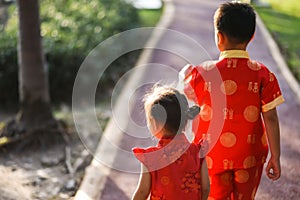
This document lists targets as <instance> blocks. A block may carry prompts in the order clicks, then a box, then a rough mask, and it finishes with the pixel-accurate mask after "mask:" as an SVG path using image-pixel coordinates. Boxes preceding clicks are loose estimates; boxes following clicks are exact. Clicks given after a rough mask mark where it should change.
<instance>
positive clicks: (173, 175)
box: [133, 134, 203, 200]
mask: <svg viewBox="0 0 300 200" xmlns="http://www.w3.org/2000/svg"><path fill="white" fill-rule="evenodd" d="M200 147H201V142H199V143H198V144H191V143H189V141H188V140H187V138H186V137H185V135H184V134H179V135H176V137H174V138H169V139H161V140H160V141H159V143H158V144H157V146H156V147H149V148H147V149H142V148H134V149H133V152H134V155H135V156H136V157H137V159H138V160H140V161H141V162H142V163H143V164H144V165H145V166H146V167H147V169H148V170H149V172H150V174H151V193H150V199H153V200H156V199H160V200H176V199H178V200H182V199H195V200H197V199H200V198H201V197H200V196H201V192H200V191H201V180H200V169H201V164H202V161H203V158H200V154H199V153H200Z"/></svg>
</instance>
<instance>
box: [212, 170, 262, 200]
mask: <svg viewBox="0 0 300 200" xmlns="http://www.w3.org/2000/svg"><path fill="white" fill-rule="evenodd" d="M262 170H263V165H259V166H257V167H252V168H249V169H234V170H226V171H224V170H210V171H209V176H210V179H211V185H210V187H211V188H212V190H211V191H210V193H209V198H208V199H209V200H224V199H254V198H255V194H256V191H257V188H258V186H259V183H260V179H261V174H262ZM233 197H234V198H233Z"/></svg>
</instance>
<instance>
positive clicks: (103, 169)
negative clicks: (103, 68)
mask: <svg viewBox="0 0 300 200" xmlns="http://www.w3.org/2000/svg"><path fill="white" fill-rule="evenodd" d="M163 9H164V10H163V14H162V16H161V18H160V21H159V22H158V24H157V25H156V27H158V28H160V30H157V31H155V29H154V31H153V33H152V34H151V37H150V38H149V39H148V41H147V44H146V46H155V45H156V44H157V43H158V41H159V40H160V38H161V37H162V36H163V33H164V31H162V30H161V29H164V28H167V27H168V26H169V24H170V23H171V21H172V20H173V16H174V13H175V6H174V4H173V2H172V0H164V8H163ZM152 53H153V49H146V51H142V53H141V55H140V57H139V59H138V61H137V63H136V66H140V65H143V64H146V63H148V61H149V60H150V58H151V55H152ZM143 74H144V71H143V70H135V72H134V73H133V74H132V75H131V76H130V78H129V79H128V81H127V82H126V84H125V87H124V90H123V92H122V93H121V94H120V96H119V98H118V102H117V104H116V110H118V109H123V108H122V107H124V106H123V102H122V101H121V99H124V98H123V96H126V95H127V93H128V92H127V91H129V90H130V88H133V87H134V86H135V85H137V84H138V82H139V79H140V78H141V77H142V76H143ZM120 113H122V112H120ZM112 132H113V133H114V135H115V137H114V139H115V140H116V143H119V142H120V141H121V137H122V133H120V132H121V131H120V130H118V132H119V134H117V133H116V128H115V127H114V123H113V119H110V120H109V122H108V124H107V127H106V129H105V130H104V132H103V135H106V134H108V135H109V134H111V133H112ZM102 142H103V140H101V139H100V141H99V144H98V147H97V150H96V153H95V154H97V152H98V151H99V150H100V149H101V146H102V145H101V143H102ZM111 153H112V155H113V156H112V157H113V158H114V157H115V156H116V152H111ZM110 170H111V169H110V168H109V167H107V166H105V165H103V164H101V163H100V162H98V161H97V160H96V159H95V158H94V159H93V160H92V162H91V164H90V165H89V166H88V167H87V168H86V170H85V174H84V177H83V180H82V182H81V185H80V187H79V189H78V191H77V192H76V195H75V197H74V200H83V199H84V200H98V199H100V197H101V194H102V192H103V189H104V187H105V183H106V180H107V176H108V175H109V174H110Z"/></svg>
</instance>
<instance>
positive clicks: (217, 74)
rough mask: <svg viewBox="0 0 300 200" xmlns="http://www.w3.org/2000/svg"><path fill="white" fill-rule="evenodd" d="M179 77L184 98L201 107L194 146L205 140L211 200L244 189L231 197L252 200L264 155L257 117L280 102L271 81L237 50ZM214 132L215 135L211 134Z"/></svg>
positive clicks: (190, 68)
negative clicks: (207, 146) (207, 150)
mask: <svg viewBox="0 0 300 200" xmlns="http://www.w3.org/2000/svg"><path fill="white" fill-rule="evenodd" d="M180 74H181V75H182V76H183V77H181V78H183V80H184V91H185V93H186V94H187V96H188V97H189V98H190V99H192V100H194V101H195V103H196V104H198V105H199V106H200V107H201V112H200V115H199V117H197V118H196V120H194V124H193V132H194V133H195V142H197V141H198V140H200V139H202V138H205V139H206V140H207V141H208V142H209V143H210V144H211V146H210V148H211V149H210V151H209V153H208V154H207V157H206V161H207V166H208V169H209V175H210V178H211V192H210V198H211V199H227V198H230V194H228V193H226V192H225V191H226V190H227V191H228V190H229V189H231V190H232V188H233V187H235V188H237V187H240V188H241V189H239V191H243V189H242V188H243V185H244V187H248V189H246V191H250V190H249V188H251V187H252V189H251V191H252V192H251V194H246V193H242V192H241V193H239V194H235V195H236V196H237V199H239V198H240V199H251V196H254V195H255V192H256V189H257V186H258V184H259V181H260V177H261V172H262V167H263V164H264V163H265V160H266V157H267V153H268V145H267V139H266V135H265V129H264V125H263V121H262V118H261V112H267V111H269V110H271V109H273V108H275V107H276V106H278V105H279V104H281V103H283V102H284V98H283V96H282V94H281V91H280V88H279V84H278V81H277V79H276V77H275V75H274V74H273V73H272V72H270V71H269V70H268V69H267V67H265V66H264V65H263V64H261V63H259V62H257V61H253V60H250V59H249V55H248V53H247V52H246V51H242V50H230V51H223V52H221V54H220V58H219V60H218V61H208V62H206V63H203V64H202V65H200V66H192V65H187V66H186V67H184V68H183V70H182V71H181V73H180ZM210 126H213V127H210ZM215 126H221V128H220V131H218V132H217V131H215V132H210V131H213V130H216V129H214V128H215ZM253 169H254V170H253ZM253 171H254V172H253ZM248 193H249V192H248ZM245 197H246V198H245ZM247 197H249V198H247Z"/></svg>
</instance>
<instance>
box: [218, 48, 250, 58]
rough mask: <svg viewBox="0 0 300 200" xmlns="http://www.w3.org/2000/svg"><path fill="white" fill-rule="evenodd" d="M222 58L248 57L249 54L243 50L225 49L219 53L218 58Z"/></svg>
mask: <svg viewBox="0 0 300 200" xmlns="http://www.w3.org/2000/svg"><path fill="white" fill-rule="evenodd" d="M224 58H247V59H249V54H248V52H247V51H244V50H227V51H222V52H221V53H220V57H219V60H223V59H224Z"/></svg>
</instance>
